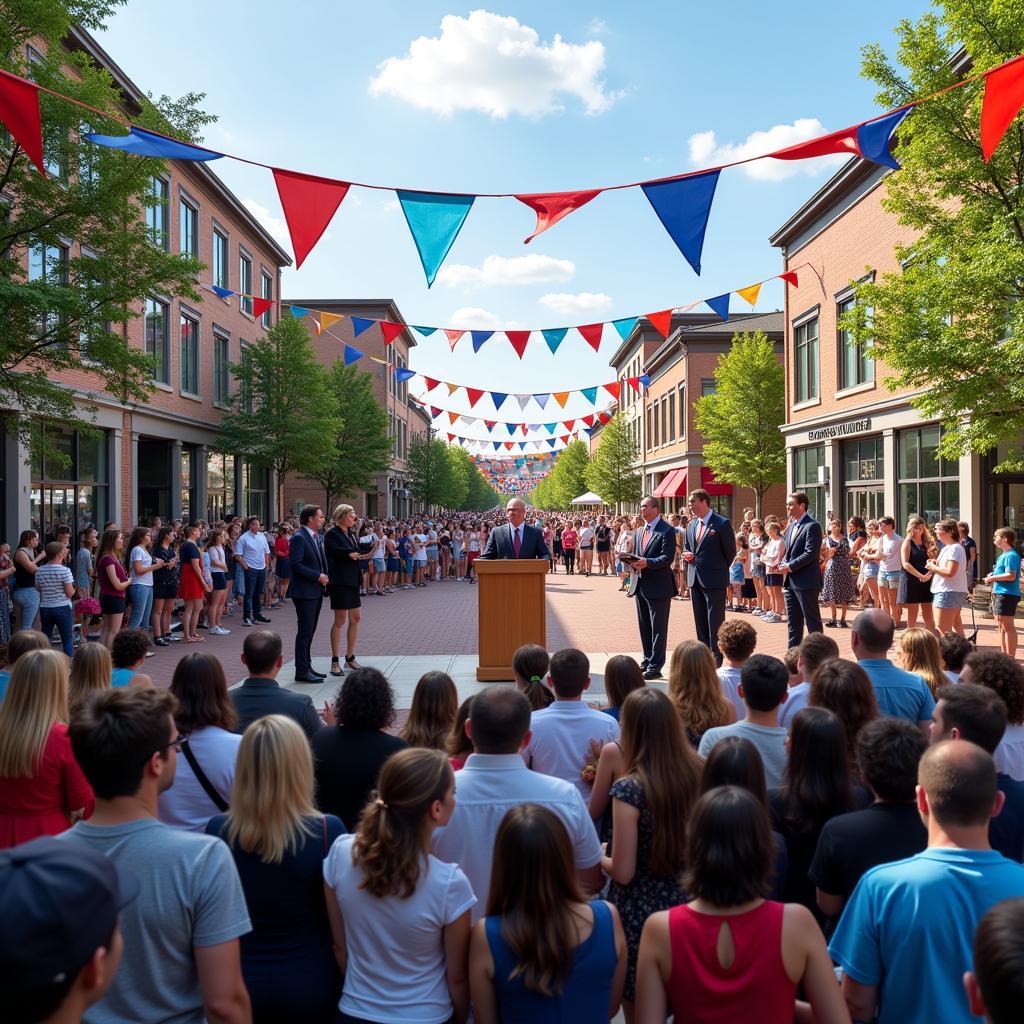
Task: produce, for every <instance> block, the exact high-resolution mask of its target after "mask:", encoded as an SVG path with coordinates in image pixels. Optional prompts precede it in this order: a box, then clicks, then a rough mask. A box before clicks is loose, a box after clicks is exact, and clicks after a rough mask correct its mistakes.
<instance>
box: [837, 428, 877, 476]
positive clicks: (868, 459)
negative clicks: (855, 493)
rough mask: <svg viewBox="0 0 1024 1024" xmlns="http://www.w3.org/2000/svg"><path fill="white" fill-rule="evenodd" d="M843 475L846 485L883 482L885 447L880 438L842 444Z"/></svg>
mask: <svg viewBox="0 0 1024 1024" xmlns="http://www.w3.org/2000/svg"><path fill="white" fill-rule="evenodd" d="M843 475H844V477H845V480H846V483H862V482H864V481H878V482H879V483H881V482H883V481H884V480H885V445H884V444H883V443H882V438H881V436H879V437H869V438H865V439H864V440H862V441H846V442H845V443H844V444H843Z"/></svg>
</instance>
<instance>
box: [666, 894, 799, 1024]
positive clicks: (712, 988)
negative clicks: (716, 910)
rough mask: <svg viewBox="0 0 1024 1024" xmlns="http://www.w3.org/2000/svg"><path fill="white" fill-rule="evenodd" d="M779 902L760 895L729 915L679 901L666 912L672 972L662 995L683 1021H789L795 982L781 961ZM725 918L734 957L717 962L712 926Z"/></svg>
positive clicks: (713, 1023) (715, 933)
mask: <svg viewBox="0 0 1024 1024" xmlns="http://www.w3.org/2000/svg"><path fill="white" fill-rule="evenodd" d="M782 912H783V904H781V903H774V902H771V901H769V900H766V901H765V902H764V903H762V904H761V905H760V906H759V907H756V908H755V909H754V910H748V911H747V913H745V914H736V915H734V916H731V917H726V916H722V915H712V914H701V913H698V912H697V911H695V910H691V909H690V908H689V907H688V906H686V905H682V906H678V907H673V908H672V909H671V910H670V911H669V914H668V931H669V940H670V943H671V948H672V974H671V976H670V977H669V981H668V997H669V1002H670V1003H671V1005H672V1010H673V1012H674V1013H675V1015H676V1017H677V1019H679V1020H684V1019H685V1020H686V1021H687V1024H732V1022H734V1021H741V1020H742V1021H755V1020H756V1021H757V1022H758V1024H790V1022H791V1021H792V1020H793V1007H794V1004H795V1002H796V985H795V984H794V983H793V982H792V981H790V980H789V975H787V974H786V968H785V965H784V964H783V961H782ZM725 921H728V922H729V928H730V929H731V931H732V939H733V946H734V947H735V957H734V959H733V963H732V966H731V967H730V968H728V970H727V969H726V968H724V967H723V966H722V965H721V964H720V963H719V962H718V931H719V929H720V928H721V926H722V923H723V922H725Z"/></svg>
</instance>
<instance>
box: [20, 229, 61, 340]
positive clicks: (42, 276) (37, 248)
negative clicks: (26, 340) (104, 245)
mask: <svg viewBox="0 0 1024 1024" xmlns="http://www.w3.org/2000/svg"><path fill="white" fill-rule="evenodd" d="M28 279H29V280H30V281H42V282H44V283H45V284H50V285H62V284H67V280H68V250H67V247H66V246H63V245H44V244H43V243H42V242H33V243H32V244H31V245H30V246H29V247H28ZM59 326H60V314H59V313H57V312H56V311H55V310H50V311H48V312H46V313H43V314H42V316H40V318H39V327H38V331H39V334H40V335H44V334H53V333H54V332H56V331H57V329H58V328H59ZM55 340H56V339H55Z"/></svg>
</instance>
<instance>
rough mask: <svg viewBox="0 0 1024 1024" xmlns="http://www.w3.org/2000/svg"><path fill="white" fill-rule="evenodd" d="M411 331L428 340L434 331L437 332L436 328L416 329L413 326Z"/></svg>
mask: <svg viewBox="0 0 1024 1024" xmlns="http://www.w3.org/2000/svg"><path fill="white" fill-rule="evenodd" d="M412 329H413V330H414V331H419V332H420V334H422V335H423V337H424V338H429V337H430V336H431V335H432V334H433V333H434V331H436V330H437V328H436V327H417V326H416V325H415V324H413V328H412Z"/></svg>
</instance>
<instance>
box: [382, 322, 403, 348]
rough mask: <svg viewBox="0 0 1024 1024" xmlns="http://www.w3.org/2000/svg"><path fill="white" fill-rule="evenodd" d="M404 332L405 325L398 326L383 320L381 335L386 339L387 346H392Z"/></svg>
mask: <svg viewBox="0 0 1024 1024" xmlns="http://www.w3.org/2000/svg"><path fill="white" fill-rule="evenodd" d="M403 330H405V325H404V324H396V323H394V322H393V321H391V320H381V322H380V333H381V335H382V337H383V338H384V344H385V345H390V344H391V342H393V341H394V340H395V338H397V337H398V336H399V335H400V334H401V333H402V331H403Z"/></svg>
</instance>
